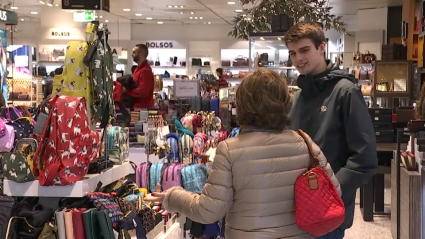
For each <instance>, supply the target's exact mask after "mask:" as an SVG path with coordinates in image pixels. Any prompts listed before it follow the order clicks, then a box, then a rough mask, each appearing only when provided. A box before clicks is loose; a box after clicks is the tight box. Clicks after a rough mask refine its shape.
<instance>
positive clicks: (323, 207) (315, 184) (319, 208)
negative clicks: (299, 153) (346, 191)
mask: <svg viewBox="0 0 425 239" xmlns="http://www.w3.org/2000/svg"><path fill="white" fill-rule="evenodd" d="M297 133H298V134H299V135H300V136H301V137H303V139H304V141H305V142H306V144H307V147H308V150H309V153H310V165H309V171H307V172H305V173H303V174H302V175H300V176H299V177H298V178H297V180H296V181H295V221H296V223H297V225H298V227H300V228H301V229H303V230H304V231H306V232H308V233H310V234H311V235H313V236H315V237H319V236H323V235H325V234H327V233H329V232H332V231H334V230H335V229H337V228H338V227H339V226H341V224H342V223H343V222H344V220H345V207H344V203H343V202H342V199H341V197H340V196H339V193H338V191H337V189H336V188H335V186H334V184H333V183H332V181H331V179H330V178H329V176H328V174H327V173H326V171H325V170H324V169H323V168H322V167H320V163H319V159H318V156H319V154H320V153H321V152H320V150H317V152H314V149H313V145H312V141H311V139H310V137H309V136H308V135H307V134H306V133H304V132H303V131H302V130H297Z"/></svg>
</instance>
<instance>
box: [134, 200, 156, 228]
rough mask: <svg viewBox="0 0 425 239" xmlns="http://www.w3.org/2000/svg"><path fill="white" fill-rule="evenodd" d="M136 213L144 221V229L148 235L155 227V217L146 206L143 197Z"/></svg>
mask: <svg viewBox="0 0 425 239" xmlns="http://www.w3.org/2000/svg"><path fill="white" fill-rule="evenodd" d="M135 206H136V212H137V214H138V215H139V218H140V219H141V220H142V225H143V228H144V229H145V232H146V233H148V232H150V231H151V230H152V229H154V227H155V225H156V224H155V215H154V212H153V210H152V209H151V208H150V207H149V205H147V204H146V202H145V201H144V200H143V197H139V198H138V199H137V202H136V205H135Z"/></svg>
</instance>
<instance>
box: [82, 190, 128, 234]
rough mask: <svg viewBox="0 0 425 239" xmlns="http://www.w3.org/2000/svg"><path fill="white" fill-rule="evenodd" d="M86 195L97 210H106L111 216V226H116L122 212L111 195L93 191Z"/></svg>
mask: <svg viewBox="0 0 425 239" xmlns="http://www.w3.org/2000/svg"><path fill="white" fill-rule="evenodd" d="M87 197H88V198H89V199H90V201H91V202H93V204H94V205H95V206H96V208H97V209H98V210H99V211H101V210H108V211H109V213H108V215H109V217H110V218H111V222H112V224H113V226H114V227H115V226H117V223H118V222H119V221H120V220H121V219H122V217H123V216H124V214H123V213H122V212H121V209H120V207H119V205H118V204H116V203H115V201H114V197H113V196H111V195H110V194H106V193H100V192H94V193H89V194H87Z"/></svg>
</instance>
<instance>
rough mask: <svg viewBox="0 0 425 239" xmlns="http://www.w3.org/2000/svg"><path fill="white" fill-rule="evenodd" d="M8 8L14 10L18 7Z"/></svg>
mask: <svg viewBox="0 0 425 239" xmlns="http://www.w3.org/2000/svg"><path fill="white" fill-rule="evenodd" d="M10 9H13V10H16V9H18V7H10Z"/></svg>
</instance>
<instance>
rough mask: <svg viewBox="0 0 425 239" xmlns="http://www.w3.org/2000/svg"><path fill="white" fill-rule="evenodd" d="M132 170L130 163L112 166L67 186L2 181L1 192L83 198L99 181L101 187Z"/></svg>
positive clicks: (16, 195) (10, 194)
mask: <svg viewBox="0 0 425 239" xmlns="http://www.w3.org/2000/svg"><path fill="white" fill-rule="evenodd" d="M132 171H133V169H132V168H131V165H130V163H128V162H127V163H124V164H122V165H117V166H114V167H113V168H111V169H109V170H107V171H105V172H103V173H101V174H88V175H86V177H85V179H83V180H81V181H78V182H76V183H75V184H74V185H69V186H50V187H46V186H41V185H40V183H39V182H38V180H35V181H32V182H27V183H16V182H13V181H10V180H6V179H5V180H4V182H3V184H4V186H3V187H4V189H3V192H4V194H6V195H9V196H13V197H84V196H85V195H86V194H87V193H90V192H93V191H94V189H95V188H96V186H97V184H98V182H99V181H101V182H102V184H103V186H106V185H108V184H110V183H113V182H115V181H117V180H118V179H120V178H123V177H125V176H127V175H129V174H130V173H131V172H132Z"/></svg>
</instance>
